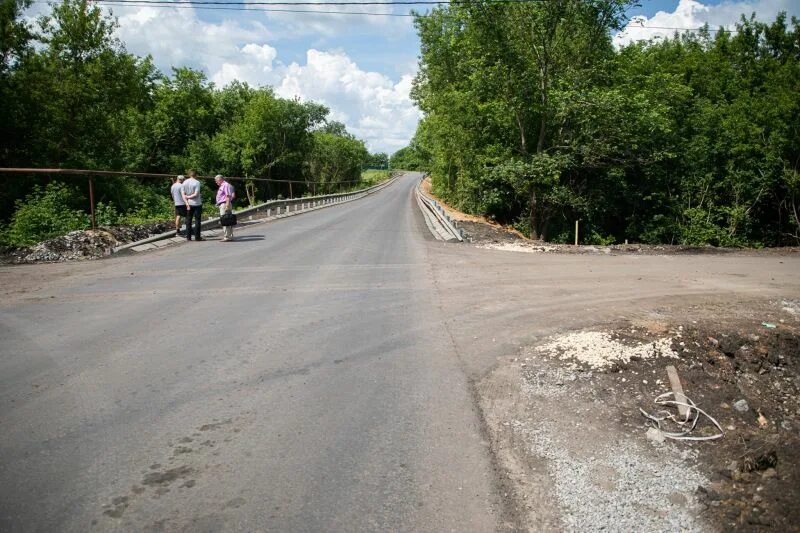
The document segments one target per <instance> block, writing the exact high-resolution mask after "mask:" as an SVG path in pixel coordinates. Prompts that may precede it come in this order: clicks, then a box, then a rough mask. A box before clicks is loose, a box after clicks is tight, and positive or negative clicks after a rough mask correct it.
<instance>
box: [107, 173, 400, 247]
mask: <svg viewBox="0 0 800 533" xmlns="http://www.w3.org/2000/svg"><path fill="white" fill-rule="evenodd" d="M400 175H401V174H396V175H392V176H390V177H389V179H388V180H386V181H384V182H383V183H379V184H378V185H373V186H372V187H368V188H366V189H359V190H357V191H351V192H346V193H338V194H327V195H322V196H308V197H305V198H291V199H287V200H272V201H269V202H265V203H263V204H259V205H256V206H253V207H247V208H245V209H242V210H240V211H236V216H237V217H238V218H239V220H240V222H239V226H252V225H255V224H262V223H264V222H269V221H271V220H277V219H280V218H286V217H291V216H295V215H302V214H303V213H310V212H311V211H316V210H318V209H324V208H326V207H331V206H334V205H340V204H343V203H348V202H352V201H355V200H358V199H361V198H363V197H365V196H369V195H370V194H374V193H376V192H378V191H380V190H383V189H384V188H386V187H388V186H389V185H391V184H392V183H394V182H395V181H396V180H397V178H398V177H399V176H400ZM273 209H274V211H275V215H271V212H272V210H273ZM263 211H267V216H266V217H265V218H263V219H260V220H257V221H253V222H249V221H244V220H243V219H244V217H245V216H248V215H249V216H250V217H251V219H252V216H253V214H255V213H260V212H263ZM220 227H221V226H220V224H219V217H216V218H209V219H207V220H204V221H203V222H202V223H201V224H200V229H201V230H202V231H203V233H202V234H203V235H209V236H216V235H218V234H219V232H214V231H213V229H215V228H220ZM170 241H172V243H180V242H184V241H186V238H185V237H176V236H175V232H174V231H168V232H165V233H160V234H158V235H153V236H151V237H148V238H146V239H141V240H139V241H136V242H131V243H128V244H124V245H122V246H118V247H115V248H113V249H112V250H111V254H112V255H113V254H116V253H119V252H123V251H126V250H131V251H133V252H144V251H147V250H155V249H158V248H163V247H165V246H168V245H169V244H170ZM162 242H163V244H161V243H162ZM156 243H158V244H156Z"/></svg>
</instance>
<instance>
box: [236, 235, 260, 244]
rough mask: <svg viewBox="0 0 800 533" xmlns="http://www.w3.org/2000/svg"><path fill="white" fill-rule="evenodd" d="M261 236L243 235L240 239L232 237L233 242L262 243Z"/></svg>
mask: <svg viewBox="0 0 800 533" xmlns="http://www.w3.org/2000/svg"><path fill="white" fill-rule="evenodd" d="M263 240H264V236H263V235H244V236H242V237H234V238H233V242H242V241H263Z"/></svg>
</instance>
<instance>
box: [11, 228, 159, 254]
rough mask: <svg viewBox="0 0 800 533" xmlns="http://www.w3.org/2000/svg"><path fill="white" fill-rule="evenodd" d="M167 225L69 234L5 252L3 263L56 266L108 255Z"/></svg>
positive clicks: (103, 229)
mask: <svg viewBox="0 0 800 533" xmlns="http://www.w3.org/2000/svg"><path fill="white" fill-rule="evenodd" d="M169 229H170V224H168V223H156V224H137V225H132V226H115V227H108V228H100V229H97V230H79V231H71V232H69V233H67V234H66V235H60V236H58V237H54V238H52V239H48V240H46V241H43V242H40V243H38V244H34V245H33V246H29V247H26V248H17V249H13V250H7V251H5V253H3V254H2V256H0V262H4V263H58V262H63V261H76V260H85V259H97V258H100V257H105V256H107V255H111V251H112V250H113V249H114V247H117V246H121V245H123V244H127V243H130V242H135V241H138V240H141V239H145V238H147V237H150V236H152V235H158V234H160V233H164V232H166V231H169Z"/></svg>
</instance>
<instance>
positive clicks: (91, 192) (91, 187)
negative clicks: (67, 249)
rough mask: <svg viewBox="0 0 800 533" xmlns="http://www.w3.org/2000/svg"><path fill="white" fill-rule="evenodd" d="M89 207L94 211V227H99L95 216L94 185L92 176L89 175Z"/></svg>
mask: <svg viewBox="0 0 800 533" xmlns="http://www.w3.org/2000/svg"><path fill="white" fill-rule="evenodd" d="M89 209H90V210H91V212H92V229H97V220H96V219H95V216H94V185H93V184H92V176H91V175H90V176H89Z"/></svg>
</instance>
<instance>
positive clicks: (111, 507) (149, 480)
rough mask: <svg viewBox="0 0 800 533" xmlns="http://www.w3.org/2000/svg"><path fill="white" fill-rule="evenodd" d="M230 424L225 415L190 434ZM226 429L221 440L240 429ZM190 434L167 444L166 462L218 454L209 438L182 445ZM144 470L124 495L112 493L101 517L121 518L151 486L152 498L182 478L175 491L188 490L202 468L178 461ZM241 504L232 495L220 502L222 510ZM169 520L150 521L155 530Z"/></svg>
mask: <svg viewBox="0 0 800 533" xmlns="http://www.w3.org/2000/svg"><path fill="white" fill-rule="evenodd" d="M233 423H234V419H233V418H227V419H224V420H217V419H214V420H213V421H212V422H211V423H209V424H203V425H201V426H200V427H197V428H196V429H195V432H194V433H192V437H194V438H197V437H200V436H201V435H203V434H204V433H206V432H216V431H219V430H221V429H224V428H226V426H231V425H232V424H233ZM227 429H228V430H229V431H227V432H226V433H230V436H225V435H220V437H225V438H224V439H223V442H231V441H232V440H233V439H232V436H234V435H236V434H238V433H240V432H241V431H242V429H241V428H239V427H228V428H227ZM192 437H189V436H185V437H181V438H180V439H177V441H176V442H177V443H178V444H172V443H167V444H168V445H169V447H170V448H172V457H170V458H169V459H168V461H167V462H169V463H172V462H173V461H175V460H176V459H177V458H186V459H187V460H190V457H193V456H195V455H196V456H197V457H198V458H200V457H201V456H202V455H203V453H204V452H206V453H208V452H210V453H211V454H212V455H218V454H219V451H211V450H213V449H214V448H215V447H216V446H217V441H215V440H211V439H207V440H205V441H203V442H201V443H199V445H198V447H197V448H196V449H195V448H191V447H189V446H184V445H185V444H189V443H192V442H194V440H195V439H194V438H192ZM189 454H191V455H189ZM148 470H149V471H148ZM148 470H144V471H142V474H143V476H144V477H143V478H142V479H141V481H140V482H139V484H138V485H132V486H131V489H130V493H129V494H127V495H124V496H116V497H114V498H112V499H111V501H110V503H107V504H104V505H103V506H102V508H103V515H104V516H106V517H109V518H112V519H117V520H119V519H122V517H123V515H124V514H125V512H126V510H127V509H128V508H129V507H130V506H131V505H132V504H134V503H135V502H136V499H137V497H140V496H142V497H143V495H144V494H145V493H146V492H147V490H148V489H151V497H152V499H159V498H161V497H162V496H164V495H166V494H169V493H170V491H171V488H170V486H171V485H172V484H173V483H175V482H177V481H182V483H181V484H180V485H178V489H181V490H180V491H179V492H183V490H187V489H192V488H193V487H195V486H196V485H197V480H196V479H195V477H197V476H198V475H201V474H202V471H203V469H202V468H197V467H193V466H190V465H189V464H181V465H178V466H174V467H171V468H170V467H169V466H167V467H165V466H164V465H162V463H152V464H151V465H150V466H149V467H148ZM245 503H246V501H245V500H244V499H243V498H234V499H232V500H229V501H227V502H226V503H224V504H223V505H222V510H223V511H224V510H226V509H238V508H239V507H241V506H242V505H244V504H245ZM170 520H171V518H164V519H162V520H159V521H157V522H154V524H153V526H154V527H156V529H157V530H160V529H163V527H164V525H165V523H166V522H168V521H170ZM97 524H98V521H97V520H93V521H92V526H97Z"/></svg>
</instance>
